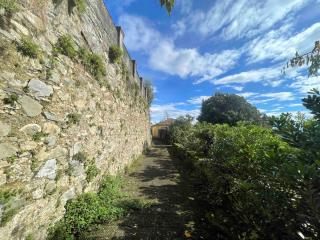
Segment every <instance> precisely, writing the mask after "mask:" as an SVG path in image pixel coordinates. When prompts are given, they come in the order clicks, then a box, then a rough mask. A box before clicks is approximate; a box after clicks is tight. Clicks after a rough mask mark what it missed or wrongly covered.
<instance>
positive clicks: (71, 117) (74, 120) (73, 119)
mask: <svg viewBox="0 0 320 240" xmlns="http://www.w3.org/2000/svg"><path fill="white" fill-rule="evenodd" d="M67 118H68V123H69V124H78V123H79V122H80V119H81V115H80V114H78V113H69V114H68V115H67Z"/></svg>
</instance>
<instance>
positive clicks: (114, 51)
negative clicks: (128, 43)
mask: <svg viewBox="0 0 320 240" xmlns="http://www.w3.org/2000/svg"><path fill="white" fill-rule="evenodd" d="M122 56H123V51H122V49H121V48H120V47H119V46H117V45H112V46H111V47H110V48H109V60H110V62H111V63H120V61H121V59H122Z"/></svg>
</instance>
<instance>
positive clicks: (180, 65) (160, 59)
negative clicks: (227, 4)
mask: <svg viewBox="0 0 320 240" xmlns="http://www.w3.org/2000/svg"><path fill="white" fill-rule="evenodd" d="M120 23H121V25H122V26H123V28H124V29H125V33H126V36H127V37H126V45H127V47H128V48H129V50H131V51H139V52H144V53H145V54H147V55H148V56H149V66H150V67H151V68H152V69H154V70H157V71H161V72H164V73H167V74H170V75H177V76H179V77H181V78H186V77H197V78H199V80H198V81H205V80H207V79H212V78H213V77H216V76H219V75H220V74H222V73H225V72H226V71H227V70H229V69H231V68H232V67H233V66H234V65H235V64H236V62H237V60H238V59H239V57H240V52H239V51H238V50H224V51H221V52H218V53H204V54H201V53H200V52H199V51H198V49H196V48H179V47H177V46H176V45H175V43H174V40H173V39H170V38H166V37H164V36H163V35H162V34H160V33H159V32H158V31H157V30H155V29H154V28H153V27H152V26H151V24H149V23H148V22H147V21H146V20H145V19H143V18H140V17H137V16H132V15H123V16H122V17H121V18H120Z"/></svg>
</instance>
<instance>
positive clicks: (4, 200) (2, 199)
mask: <svg viewBox="0 0 320 240" xmlns="http://www.w3.org/2000/svg"><path fill="white" fill-rule="evenodd" d="M15 196H16V192H15V191H13V190H8V189H5V190H0V205H3V206H4V210H3V212H2V216H1V219H0V227H2V226H4V225H5V224H6V223H7V222H9V221H10V220H11V219H12V218H13V216H14V215H15V214H16V213H17V209H15V208H11V204H10V201H11V200H12V198H14V197H15Z"/></svg>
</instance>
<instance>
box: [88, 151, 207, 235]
mask: <svg viewBox="0 0 320 240" xmlns="http://www.w3.org/2000/svg"><path fill="white" fill-rule="evenodd" d="M125 178H126V179H125V183H126V184H125V186H124V189H123V191H124V192H125V194H128V195H129V196H131V198H134V199H137V201H136V202H135V201H131V203H130V208H131V209H132V211H130V212H129V213H128V214H127V215H126V216H124V217H123V218H122V219H120V220H118V221H116V222H112V223H108V224H102V225H98V226H96V227H94V228H93V229H91V231H90V232H88V233H87V234H86V236H85V239H114V240H117V239H141V240H148V239H155V240H156V239H159V240H165V239H170V240H178V239H210V238H208V236H206V234H205V233H204V232H203V231H201V230H199V229H201V225H204V224H203V223H201V218H200V217H198V216H200V214H199V212H195V209H197V205H198V203H197V202H196V201H195V196H194V195H195V194H196V192H195V191H194V190H193V189H194V186H193V185H192V183H191V182H189V180H188V179H187V178H185V177H184V176H183V169H179V165H178V163H177V162H176V161H175V160H174V159H172V158H171V157H170V155H169V153H168V150H167V148H166V147H164V146H157V147H153V148H152V149H151V150H150V152H149V153H148V154H147V156H145V157H144V158H143V159H140V160H139V161H137V162H136V163H134V164H133V166H132V168H131V169H130V170H129V173H128V174H126V177H125Z"/></svg>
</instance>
